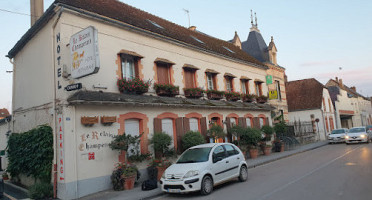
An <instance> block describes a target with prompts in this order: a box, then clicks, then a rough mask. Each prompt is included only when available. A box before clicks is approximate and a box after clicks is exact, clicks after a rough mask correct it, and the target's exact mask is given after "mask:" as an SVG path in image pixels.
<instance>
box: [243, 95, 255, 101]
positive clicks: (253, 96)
mask: <svg viewBox="0 0 372 200" xmlns="http://www.w3.org/2000/svg"><path fill="white" fill-rule="evenodd" d="M255 99H256V95H254V94H243V95H242V101H243V102H248V103H252V102H253V101H254V100H255Z"/></svg>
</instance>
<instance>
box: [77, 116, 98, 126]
mask: <svg viewBox="0 0 372 200" xmlns="http://www.w3.org/2000/svg"><path fill="white" fill-rule="evenodd" d="M97 123H98V117H81V124H83V125H84V126H93V125H94V124H97Z"/></svg>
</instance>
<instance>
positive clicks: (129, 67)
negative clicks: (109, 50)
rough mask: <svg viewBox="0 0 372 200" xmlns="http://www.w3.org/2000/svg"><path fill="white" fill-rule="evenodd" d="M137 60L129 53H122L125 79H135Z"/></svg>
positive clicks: (123, 76) (122, 73)
mask: <svg viewBox="0 0 372 200" xmlns="http://www.w3.org/2000/svg"><path fill="white" fill-rule="evenodd" d="M135 62H136V60H135V59H134V58H133V57H132V56H129V55H125V54H122V55H121V76H122V78H123V79H133V78H135V77H136V76H137V74H136V69H135V68H136V67H135V66H136V63H135Z"/></svg>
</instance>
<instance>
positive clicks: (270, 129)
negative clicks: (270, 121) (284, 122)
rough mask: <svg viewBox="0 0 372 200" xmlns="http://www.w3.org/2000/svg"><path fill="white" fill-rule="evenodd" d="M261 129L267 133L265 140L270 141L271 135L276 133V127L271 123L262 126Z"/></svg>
mask: <svg viewBox="0 0 372 200" xmlns="http://www.w3.org/2000/svg"><path fill="white" fill-rule="evenodd" d="M261 131H262V132H264V133H265V138H264V139H263V140H264V141H270V140H271V135H272V134H273V133H274V128H273V127H271V126H269V125H264V126H262V127H261Z"/></svg>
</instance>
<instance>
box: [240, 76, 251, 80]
mask: <svg viewBox="0 0 372 200" xmlns="http://www.w3.org/2000/svg"><path fill="white" fill-rule="evenodd" d="M240 80H252V79H251V78H248V77H246V76H241V77H240Z"/></svg>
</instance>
